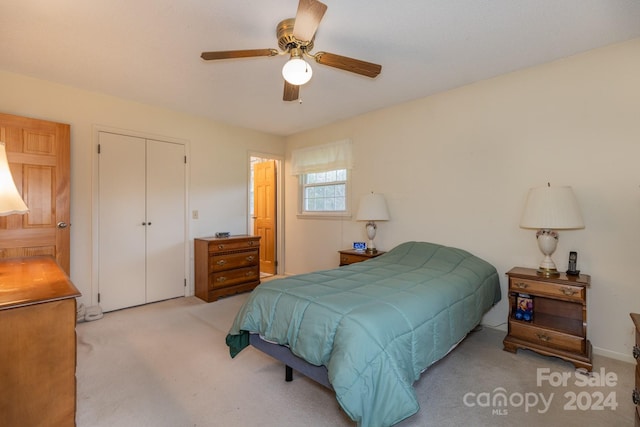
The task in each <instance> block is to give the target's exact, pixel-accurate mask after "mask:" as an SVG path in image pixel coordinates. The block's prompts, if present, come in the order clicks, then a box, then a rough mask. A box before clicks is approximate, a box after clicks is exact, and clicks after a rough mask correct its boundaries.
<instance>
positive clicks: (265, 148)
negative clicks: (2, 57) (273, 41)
mask: <svg viewBox="0 0 640 427" xmlns="http://www.w3.org/2000/svg"><path fill="white" fill-rule="evenodd" d="M0 93H1V94H2V95H1V98H0V105H1V107H0V110H1V111H2V112H3V113H8V114H16V115H21V116H27V117H33V118H38V119H44V120H51V121H56V122H62V123H68V124H70V125H71V224H72V226H71V280H72V281H73V282H74V283H75V285H76V286H77V287H78V288H79V290H80V292H82V298H81V299H80V301H81V302H84V303H85V304H86V305H93V304H95V303H96V302H97V291H98V285H97V283H96V281H97V280H96V277H97V276H96V274H97V272H96V271H95V268H94V267H93V263H94V262H95V252H94V249H95V248H96V247H97V242H94V241H93V240H92V235H93V232H94V230H95V220H96V219H95V213H96V212H95V210H94V209H93V207H92V203H93V202H92V200H93V198H94V197H95V193H94V190H93V185H92V179H94V178H95V167H94V164H95V162H96V157H95V156H96V149H95V147H96V144H97V142H96V141H95V131H96V129H97V128H99V127H108V128H115V129H122V130H125V131H132V132H134V133H136V134H146V135H155V136H158V137H160V138H162V137H166V138H172V139H180V140H186V141H187V143H188V150H189V151H190V155H189V177H188V181H189V188H188V195H189V199H188V206H189V209H188V210H189V215H188V218H189V219H188V221H189V224H188V227H189V242H188V247H189V252H190V253H189V260H188V262H189V265H188V268H187V272H189V273H190V272H192V271H193V261H192V252H193V251H192V247H193V237H194V236H195V237H198V236H205V235H207V236H208V235H212V234H213V233H214V232H215V231H223V230H224V231H231V232H232V233H234V234H239V233H246V232H247V221H248V213H247V197H248V193H247V189H248V176H249V171H248V164H249V160H248V156H249V152H260V153H266V154H275V155H278V156H282V155H284V141H283V138H281V137H276V136H271V135H267V134H263V133H259V132H255V131H250V130H245V129H240V128H236V127H231V126H227V125H224V124H221V123H216V122H213V121H210V120H206V119H204V118H198V117H194V116H189V115H184V114H180V113H176V112H172V111H169V110H165V109H161V108H157V107H151V106H148V105H144V104H139V103H134V102H129V101H125V100H122V99H118V98H113V97H109V96H105V95H100V94H97V93H92V92H87V91H82V90H78V89H74V88H71V87H68V86H63V85H58V84H54V83H51V82H46V81H42V80H37V79H32V78H29V77H25V76H21V75H16V74H11V73H6V72H0ZM192 210H198V211H199V219H197V220H193V219H191V211H192ZM190 279H191V289H192V288H193V275H192V274H191V275H190Z"/></svg>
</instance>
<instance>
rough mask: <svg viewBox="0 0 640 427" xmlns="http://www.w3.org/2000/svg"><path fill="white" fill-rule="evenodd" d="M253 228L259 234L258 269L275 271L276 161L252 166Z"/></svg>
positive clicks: (272, 272)
mask: <svg viewBox="0 0 640 427" xmlns="http://www.w3.org/2000/svg"><path fill="white" fill-rule="evenodd" d="M253 195H254V196H253V197H254V202H253V206H254V217H255V220H254V230H253V234H255V235H256V236H260V237H261V239H260V271H261V272H263V273H268V274H275V273H276V240H275V230H276V162H275V160H269V161H265V162H260V163H256V164H255V165H254V168H253Z"/></svg>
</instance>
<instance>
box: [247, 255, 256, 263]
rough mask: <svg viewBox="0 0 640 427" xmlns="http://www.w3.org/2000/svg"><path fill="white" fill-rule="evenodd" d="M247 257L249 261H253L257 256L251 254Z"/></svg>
mask: <svg viewBox="0 0 640 427" xmlns="http://www.w3.org/2000/svg"><path fill="white" fill-rule="evenodd" d="M246 259H247V261H249V262H251V261H253V260H254V259H255V257H254V256H253V255H249V256H248V257H247V258H246Z"/></svg>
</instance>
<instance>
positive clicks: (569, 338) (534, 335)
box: [510, 321, 585, 353]
mask: <svg viewBox="0 0 640 427" xmlns="http://www.w3.org/2000/svg"><path fill="white" fill-rule="evenodd" d="M510 327H511V332H510V334H511V335H512V336H514V337H516V338H520V339H522V340H525V341H529V342H531V343H534V344H538V345H542V346H545V347H552V348H557V349H559V350H566V351H571V352H575V353H583V352H584V351H585V349H584V339H583V338H582V337H579V336H575V335H569V334H564V333H562V332H557V331H552V330H549V329H546V328H539V327H537V326H534V325H528V324H524V323H520V322H516V321H512V322H510Z"/></svg>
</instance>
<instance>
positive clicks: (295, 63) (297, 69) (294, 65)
mask: <svg viewBox="0 0 640 427" xmlns="http://www.w3.org/2000/svg"><path fill="white" fill-rule="evenodd" d="M312 74H313V70H311V65H309V64H308V63H307V61H305V60H304V59H302V58H298V57H296V58H291V59H290V60H288V61H287V63H286V64H284V67H282V77H284V79H285V80H286V81H288V82H289V83H291V84H292V85H296V86H300V85H303V84H305V83H307V82H308V81H309V80H311V75H312Z"/></svg>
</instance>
